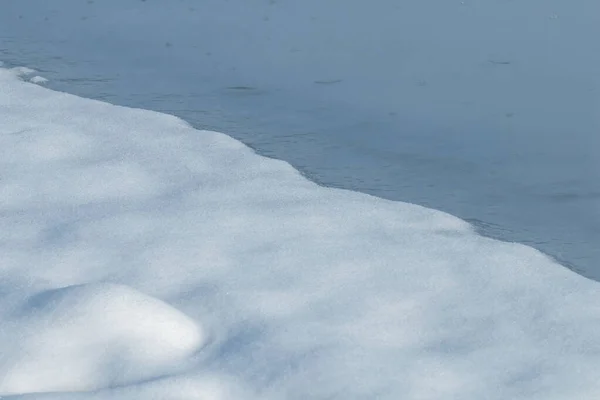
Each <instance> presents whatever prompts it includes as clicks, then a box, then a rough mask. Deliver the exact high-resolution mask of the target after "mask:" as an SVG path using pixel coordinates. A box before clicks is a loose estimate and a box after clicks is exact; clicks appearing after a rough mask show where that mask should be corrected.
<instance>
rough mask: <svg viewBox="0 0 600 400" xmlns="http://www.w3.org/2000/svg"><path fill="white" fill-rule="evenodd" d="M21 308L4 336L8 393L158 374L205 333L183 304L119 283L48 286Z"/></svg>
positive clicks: (0, 373) (1, 366)
mask: <svg viewBox="0 0 600 400" xmlns="http://www.w3.org/2000/svg"><path fill="white" fill-rule="evenodd" d="M14 314H15V315H14V318H12V321H11V322H12V323H10V324H9V325H8V329H7V330H8V333H7V332H5V333H4V335H3V336H5V337H3V338H2V341H1V342H0V347H1V348H2V354H3V355H4V357H2V359H0V394H12V393H31V392H52V391H82V390H94V389H98V388H101V387H107V386H114V385H124V384H127V383H131V382H136V381H139V380H141V379H148V378H152V377H154V376H157V375H161V374H164V373H166V372H169V368H170V367H172V366H173V365H174V364H175V363H181V362H182V360H183V359H185V357H188V356H190V355H191V354H193V353H194V352H195V351H196V350H197V349H198V348H199V347H200V346H202V344H203V342H204V340H205V336H204V334H203V332H202V330H201V329H200V328H199V327H198V326H197V324H196V323H195V322H194V321H193V320H191V319H190V318H188V317H187V316H186V315H184V314H183V313H181V312H180V311H178V310H176V309H174V308H173V307H171V306H169V305H168V304H166V303H164V302H162V301H160V300H158V299H155V298H152V297H150V296H147V295H145V294H142V293H140V292H138V291H136V290H135V289H132V288H131V287H128V286H124V285H117V284H111V283H92V284H85V285H76V286H68V287H65V288H61V289H55V290H48V291H44V292H41V293H38V294H36V295H34V296H32V297H30V298H29V299H27V300H26V301H25V302H24V304H23V305H22V306H21V307H20V308H18V309H17V311H16V312H15V313H14ZM5 328H6V326H5ZM5 330H6V329H5ZM6 336H8V337H6Z"/></svg>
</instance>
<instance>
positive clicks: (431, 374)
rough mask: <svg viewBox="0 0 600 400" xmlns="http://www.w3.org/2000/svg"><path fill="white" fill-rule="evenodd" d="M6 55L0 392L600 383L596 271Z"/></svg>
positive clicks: (527, 394)
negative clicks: (60, 80) (65, 81)
mask: <svg viewBox="0 0 600 400" xmlns="http://www.w3.org/2000/svg"><path fill="white" fill-rule="evenodd" d="M31 73H32V72H27V71H25V70H23V69H21V70H7V69H0V121H2V123H1V124H0V173H1V176H0V225H1V226H2V229H1V230H0V355H1V357H0V396H1V397H2V399H3V400H5V399H57V400H71V399H78V400H79V399H82V400H83V399H141V398H143V399H161V400H164V399H178V400H185V399H190V400H191V399H194V400H197V399H207V400H208V399H210V400H217V399H219V400H220V399H259V398H260V399H291V400H294V399H298V400H300V399H303V400H304V399H407V400H426V399H432V400H433V399H461V400H464V399H473V400H483V399H485V400H505V399H515V400H518V399H523V400H525V399H527V400H542V399H543V400H557V399H565V400H566V399H581V400H585V399H597V398H599V396H600V369H599V368H597V367H598V365H599V363H600V337H599V336H598V335H597V332H598V331H600V307H599V305H598V304H599V303H598V301H597V299H598V298H600V287H599V286H598V284H597V283H596V282H593V281H589V280H586V279H584V278H582V277H580V276H578V275H576V274H574V273H572V272H570V271H569V270H567V269H565V268H563V267H562V266H560V265H557V264H556V263H554V262H553V261H552V260H551V259H549V258H548V257H546V256H545V255H543V254H541V253H539V252H538V251H536V250H533V249H531V248H529V247H526V246H523V245H519V244H515V243H504V242H499V241H495V240H492V239H488V238H484V237H481V236H478V235H477V234H475V233H474V231H473V230H472V229H471V227H470V226H469V225H468V224H467V223H465V222H464V221H461V220H459V219H457V218H455V217H453V216H451V215H448V214H444V213H442V212H439V211H435V210H430V209H426V208H423V207H420V206H415V205H411V204H406V203H400V202H392V201H387V200H382V199H378V198H375V197H372V196H368V195H365V194H360V193H355V192H351V191H344V190H338V189H330V188H325V187H321V186H319V185H317V184H315V183H312V182H310V181H308V180H306V179H305V178H304V177H303V176H301V174H299V173H298V172H297V171H296V170H294V169H293V168H292V167H290V166H289V165H288V164H287V163H285V162H282V161H278V160H274V159H268V158H264V157H260V156H258V155H256V154H255V153H254V152H253V151H252V150H251V149H249V148H248V147H246V146H244V145H243V144H242V143H240V142H238V141H236V140H234V139H232V138H230V137H228V136H226V135H224V134H220V133H215V132H208V131H198V130H194V129H192V128H191V127H190V126H189V125H187V124H186V123H185V122H183V121H181V120H179V119H177V118H175V117H172V116H169V115H164V114H159V113H155V112H150V111H145V110H138V109H128V108H123V107H117V106H113V105H110V104H106V103H102V102H98V101H92V100H86V99H82V98H78V97H75V96H72V95H68V94H64V93H58V92H54V91H51V90H48V89H46V88H43V87H40V86H38V85H34V84H32V83H29V82H26V81H24V80H23V79H25V78H21V79H20V77H22V76H23V75H24V74H25V75H28V74H31Z"/></svg>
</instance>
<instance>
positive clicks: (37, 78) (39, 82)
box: [29, 75, 48, 84]
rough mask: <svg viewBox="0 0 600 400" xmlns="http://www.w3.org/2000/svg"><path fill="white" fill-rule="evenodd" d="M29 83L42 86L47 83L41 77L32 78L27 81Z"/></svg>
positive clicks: (46, 80)
mask: <svg viewBox="0 0 600 400" xmlns="http://www.w3.org/2000/svg"><path fill="white" fill-rule="evenodd" d="M29 82H31V83H37V84H43V83H46V82H48V79H46V78H44V77H43V76H39V75H36V76H34V77H32V78H31V79H29Z"/></svg>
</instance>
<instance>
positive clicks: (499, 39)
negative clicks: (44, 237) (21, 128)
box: [0, 0, 600, 280]
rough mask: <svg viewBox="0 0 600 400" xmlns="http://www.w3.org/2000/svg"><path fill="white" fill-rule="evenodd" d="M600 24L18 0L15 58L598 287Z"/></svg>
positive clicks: (365, 8)
mask: <svg viewBox="0 0 600 400" xmlns="http://www.w3.org/2000/svg"><path fill="white" fill-rule="evenodd" d="M599 15H600V5H598V4H597V2H595V1H591V0H589V1H588V0H574V1H571V2H568V3H566V2H561V1H558V0H550V1H548V0H546V1H542V0H534V1H530V2H528V3H526V4H525V3H522V2H516V1H479V2H475V1H468V0H465V1H462V2H461V1H453V2H448V1H442V0H429V1H409V2H402V3H399V2H397V1H387V0H381V1H378V2H375V3H370V4H367V2H359V1H347V0H346V1H342V0H332V1H329V2H322V1H316V0H308V1H303V2H301V3H300V2H292V1H282V0H271V1H267V0H265V1H256V0H253V1H248V0H245V1H242V0H229V1H224V0H208V1H191V0H189V1H183V0H182V1H169V2H167V1H162V2H158V1H151V0H148V1H133V0H131V1H123V0H119V1H117V0H106V1H95V2H94V1H93V0H89V1H85V0H82V1H76V0H60V1H53V2H48V1H43V0H28V1H26V2H24V1H22V0H4V1H3V2H2V4H1V5H0V60H2V61H4V62H5V63H7V64H9V65H26V66H28V67H32V68H36V69H38V70H39V71H40V73H41V75H43V76H45V77H46V78H48V79H50V82H49V83H48V86H49V87H51V88H55V89H59V90H64V91H67V92H71V93H75V94H78V95H82V96H85V97H90V98H96V99H101V100H106V101H109V102H111V103H115V104H122V105H128V106H134V107H141V108H149V109H153V110H158V111H163V112H168V113H171V114H175V115H177V116H180V117H182V118H184V119H185V120H187V121H189V122H190V123H192V124H193V125H194V126H196V127H199V128H208V129H214V130H218V131H221V132H226V133H227V134H229V135H231V136H233V137H235V138H237V139H240V140H241V141H243V142H244V143H246V144H248V145H250V146H252V147H253V148H255V149H256V150H257V152H259V153H260V154H264V155H268V156H272V157H276V158H281V159H284V160H286V161H289V162H290V163H291V164H293V165H294V166H295V167H296V168H298V169H300V170H301V171H302V172H303V173H305V174H306V175H307V176H309V177H310V178H311V179H313V180H315V181H317V182H319V183H322V184H324V185H328V186H335V187H341V188H347V189H351V190H358V191H362V192H366V193H370V194H373V195H376V196H380V197H384V198H388V199H394V200H401V201H406V202H413V203H417V204H422V205H426V206H429V207H432V208H436V209H440V210H443V211H447V212H449V213H451V214H454V215H456V216H459V217H461V218H463V219H466V220H468V221H470V222H472V223H474V224H475V225H476V226H477V227H478V228H479V229H480V230H481V231H482V232H483V233H484V234H486V235H489V236H492V237H496V238H501V239H504V240H508V241H518V242H522V243H526V244H529V245H531V246H533V247H536V248H538V249H540V250H542V251H544V252H546V253H548V254H550V255H552V256H554V257H556V258H557V259H558V260H560V261H561V262H562V263H563V264H565V265H567V266H569V267H570V268H572V269H574V270H576V271H578V272H579V273H581V274H583V275H585V276H588V277H591V278H594V279H597V280H599V279H600V249H599V248H598V246H597V243H599V242H600V179H599V178H600V176H599V175H600V157H599V156H598V149H599V148H600V137H599V136H598V132H599V128H600V117H599V111H598V110H599V109H600V108H599V105H600V102H599V94H598V89H599V88H600V77H599V73H598V71H599V66H600V54H599V53H598V52H594V51H593V50H592V49H593V48H594V44H595V41H596V38H597V37H599V36H600V21H599V19H600V17H599Z"/></svg>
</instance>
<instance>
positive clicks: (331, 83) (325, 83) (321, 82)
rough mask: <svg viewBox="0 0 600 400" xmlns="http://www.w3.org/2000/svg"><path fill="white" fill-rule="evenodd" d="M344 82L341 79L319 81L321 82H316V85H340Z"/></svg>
mask: <svg viewBox="0 0 600 400" xmlns="http://www.w3.org/2000/svg"><path fill="white" fill-rule="evenodd" d="M340 82H342V80H341V79H330V80H319V81H315V83H316V84H317V85H333V84H335V83H340Z"/></svg>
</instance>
